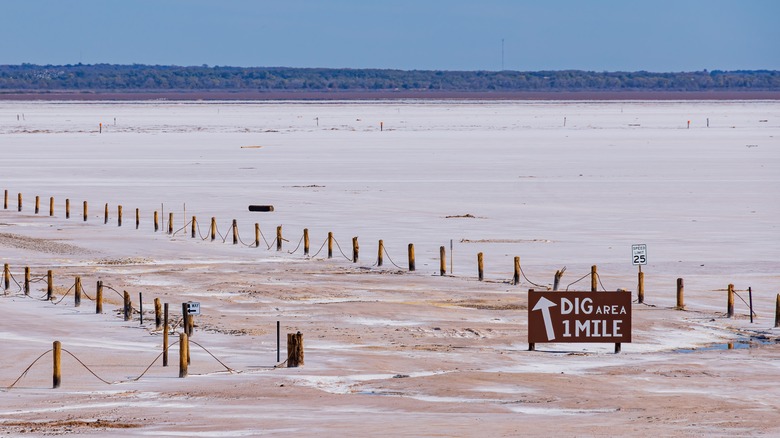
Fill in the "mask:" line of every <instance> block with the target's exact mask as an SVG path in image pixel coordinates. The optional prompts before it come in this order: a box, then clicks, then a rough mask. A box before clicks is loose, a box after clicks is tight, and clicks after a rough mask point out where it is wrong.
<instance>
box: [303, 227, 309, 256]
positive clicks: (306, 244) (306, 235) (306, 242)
mask: <svg viewBox="0 0 780 438" xmlns="http://www.w3.org/2000/svg"><path fill="white" fill-rule="evenodd" d="M303 255H304V256H308V255H309V229H308V228H304V229H303Z"/></svg>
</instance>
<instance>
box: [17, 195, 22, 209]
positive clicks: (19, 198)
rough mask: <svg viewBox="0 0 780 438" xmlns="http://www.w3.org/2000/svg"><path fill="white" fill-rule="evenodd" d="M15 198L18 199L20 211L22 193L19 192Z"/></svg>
mask: <svg viewBox="0 0 780 438" xmlns="http://www.w3.org/2000/svg"><path fill="white" fill-rule="evenodd" d="M17 198H18V201H19V211H22V194H21V193H19V196H18V197H17Z"/></svg>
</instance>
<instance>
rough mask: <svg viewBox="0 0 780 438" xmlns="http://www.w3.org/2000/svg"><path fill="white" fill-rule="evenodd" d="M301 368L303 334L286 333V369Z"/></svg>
mask: <svg viewBox="0 0 780 438" xmlns="http://www.w3.org/2000/svg"><path fill="white" fill-rule="evenodd" d="M299 366H303V334H301V332H298V333H287V367H288V368H294V367H299Z"/></svg>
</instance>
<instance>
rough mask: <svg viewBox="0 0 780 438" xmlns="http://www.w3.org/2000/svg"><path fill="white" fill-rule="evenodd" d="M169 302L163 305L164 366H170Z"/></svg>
mask: <svg viewBox="0 0 780 438" xmlns="http://www.w3.org/2000/svg"><path fill="white" fill-rule="evenodd" d="M168 330H169V329H168V303H165V304H164V305H163V366H164V367H167V366H168Z"/></svg>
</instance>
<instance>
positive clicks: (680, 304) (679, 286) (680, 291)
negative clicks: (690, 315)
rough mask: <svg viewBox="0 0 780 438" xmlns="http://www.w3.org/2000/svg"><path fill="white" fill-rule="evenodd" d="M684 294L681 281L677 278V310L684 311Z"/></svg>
mask: <svg viewBox="0 0 780 438" xmlns="http://www.w3.org/2000/svg"><path fill="white" fill-rule="evenodd" d="M684 293H685V286H684V284H683V279H682V278H678V279H677V310H685V299H684Z"/></svg>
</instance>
